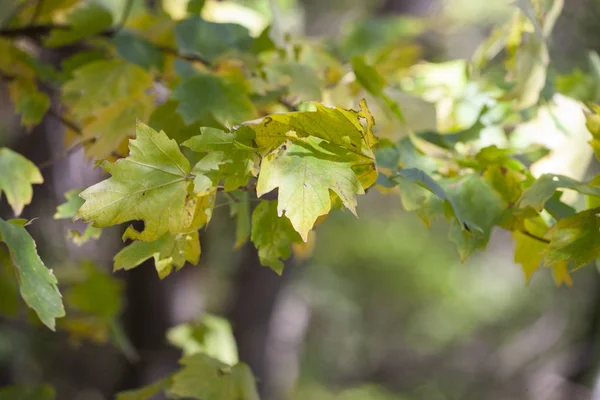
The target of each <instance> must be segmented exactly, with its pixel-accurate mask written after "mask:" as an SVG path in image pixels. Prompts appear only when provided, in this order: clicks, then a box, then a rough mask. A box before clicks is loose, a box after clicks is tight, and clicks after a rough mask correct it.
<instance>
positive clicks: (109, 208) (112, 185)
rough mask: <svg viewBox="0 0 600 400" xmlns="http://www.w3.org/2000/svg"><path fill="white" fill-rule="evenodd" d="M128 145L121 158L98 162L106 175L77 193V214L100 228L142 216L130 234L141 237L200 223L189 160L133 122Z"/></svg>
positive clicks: (159, 135)
mask: <svg viewBox="0 0 600 400" xmlns="http://www.w3.org/2000/svg"><path fill="white" fill-rule="evenodd" d="M129 149H130V154H129V156H128V157H127V158H123V159H119V160H117V161H116V162H115V163H110V162H107V161H105V162H103V163H102V164H101V165H102V167H103V168H104V169H105V170H106V171H107V172H109V173H110V174H111V175H112V177H111V178H109V179H107V180H104V181H102V182H100V183H98V184H96V185H94V186H92V187H90V188H88V189H86V190H84V191H83V192H82V193H81V195H80V196H81V197H82V198H83V199H84V200H85V203H84V204H83V206H81V208H80V209H79V211H78V213H77V217H78V218H82V219H83V220H84V221H87V222H92V223H93V224H94V226H95V227H100V228H103V227H107V226H111V225H116V224H120V223H123V222H128V221H134V220H143V221H144V224H145V225H144V226H145V228H144V230H143V232H141V233H140V234H139V235H138V236H137V237H136V238H137V239H139V240H144V241H153V240H156V239H158V238H160V237H161V236H163V235H164V234H165V233H167V232H170V233H172V234H174V235H176V234H178V233H188V232H191V231H193V230H196V229H198V228H199V227H200V226H202V224H203V223H204V222H206V218H204V220H203V221H202V216H201V215H200V213H202V214H203V210H199V209H198V208H199V206H200V204H201V201H199V199H198V197H197V196H195V195H193V194H192V179H193V175H191V174H190V163H189V161H188V160H187V159H186V158H185V157H184V156H183V154H182V153H181V151H180V150H179V146H178V145H177V143H176V142H175V141H174V140H172V139H169V138H168V137H167V135H166V134H165V133H164V132H156V131H155V130H153V129H152V128H150V127H148V126H146V125H144V124H143V123H141V122H138V124H137V137H136V139H135V140H132V141H131V142H130V145H129Z"/></svg>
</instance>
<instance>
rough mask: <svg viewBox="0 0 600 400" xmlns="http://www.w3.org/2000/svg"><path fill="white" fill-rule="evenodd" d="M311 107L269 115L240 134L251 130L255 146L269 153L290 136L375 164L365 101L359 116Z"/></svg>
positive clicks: (351, 112)
mask: <svg viewBox="0 0 600 400" xmlns="http://www.w3.org/2000/svg"><path fill="white" fill-rule="evenodd" d="M314 106H315V107H316V109H317V110H316V111H308V112H291V113H286V114H274V115H270V116H268V117H265V118H263V119H262V120H261V121H260V122H258V123H248V124H246V125H244V126H243V127H242V128H240V131H241V130H242V129H244V130H247V129H251V130H252V131H253V132H254V134H255V137H256V139H255V140H256V143H257V144H258V146H259V147H260V148H261V149H263V150H264V151H265V152H269V151H272V150H273V149H275V148H276V147H279V146H280V145H281V144H283V142H285V141H286V140H289V139H290V138H292V137H293V136H296V137H298V138H306V137H309V136H315V137H318V138H321V139H324V140H326V141H328V142H330V143H333V144H336V145H338V146H340V147H343V148H346V149H348V150H349V151H351V152H352V153H355V154H356V155H358V156H360V157H362V158H364V162H365V163H368V162H369V160H371V161H374V160H375V156H374V154H373V151H372V148H373V146H374V145H375V144H376V143H377V139H376V138H375V136H374V135H373V132H372V129H371V128H372V126H373V125H374V124H375V121H374V120H373V116H372V115H371V113H370V111H369V109H368V107H367V103H366V102H365V101H364V100H363V101H361V111H358V112H357V111H354V110H344V109H342V108H329V107H326V106H324V105H322V104H319V103H314ZM361 119H363V120H364V121H365V122H366V127H364V126H363V125H362V123H361ZM290 133H292V134H290ZM375 178H376V176H375ZM371 184H372V183H371ZM367 186H370V185H367Z"/></svg>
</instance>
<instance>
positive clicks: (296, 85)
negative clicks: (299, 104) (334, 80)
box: [265, 61, 323, 101]
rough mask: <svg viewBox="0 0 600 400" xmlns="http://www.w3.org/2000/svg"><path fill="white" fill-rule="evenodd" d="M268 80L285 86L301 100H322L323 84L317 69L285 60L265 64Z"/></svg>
mask: <svg viewBox="0 0 600 400" xmlns="http://www.w3.org/2000/svg"><path fill="white" fill-rule="evenodd" d="M265 74H266V76H267V80H268V81H269V82H271V83H273V84H275V85H281V86H285V87H286V88H287V91H288V94H289V95H291V96H293V97H295V98H296V99H297V100H299V101H318V100H321V88H322V86H323V84H322V82H321V80H320V79H319V77H318V76H317V75H316V74H315V71H314V70H313V69H312V68H310V67H309V66H307V65H304V64H300V63H298V62H292V61H284V62H278V63H274V64H269V65H267V66H265Z"/></svg>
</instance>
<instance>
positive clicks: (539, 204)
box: [519, 174, 600, 211]
mask: <svg viewBox="0 0 600 400" xmlns="http://www.w3.org/2000/svg"><path fill="white" fill-rule="evenodd" d="M560 188H564V189H572V190H576V191H578V192H579V193H582V194H587V195H589V196H596V197H600V186H594V185H591V184H589V183H588V184H586V183H581V182H577V181H576V180H574V179H572V178H569V177H567V176H562V175H554V174H544V175H542V176H541V177H540V178H539V179H538V180H537V181H535V182H534V183H533V184H532V185H531V186H530V187H529V188H527V189H526V190H525V191H524V192H523V194H522V195H521V198H520V199H519V206H520V207H522V208H525V207H532V208H534V209H535V210H536V211H542V210H543V209H544V206H545V204H546V202H547V201H548V200H550V198H551V197H552V196H553V195H554V192H556V190H557V189H560Z"/></svg>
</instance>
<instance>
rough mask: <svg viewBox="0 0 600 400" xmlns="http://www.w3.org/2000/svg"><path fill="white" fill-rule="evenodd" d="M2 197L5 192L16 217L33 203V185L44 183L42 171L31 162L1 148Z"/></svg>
mask: <svg viewBox="0 0 600 400" xmlns="http://www.w3.org/2000/svg"><path fill="white" fill-rule="evenodd" d="M0 171H2V173H1V174H0V195H1V194H2V192H4V195H5V196H6V200H7V201H8V204H9V205H10V206H11V207H12V210H13V212H14V213H15V215H16V216H19V215H21V212H22V211H23V207H25V206H26V205H27V204H29V203H31V199H32V197H33V188H32V186H31V185H32V184H36V183H37V184H39V183H43V182H44V178H43V177H42V174H41V173H40V170H39V169H38V168H37V167H36V166H35V164H33V163H32V162H31V161H29V160H28V159H26V158H25V157H23V156H22V155H20V154H18V153H15V152H14V151H12V150H10V149H8V148H6V147H3V148H0Z"/></svg>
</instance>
